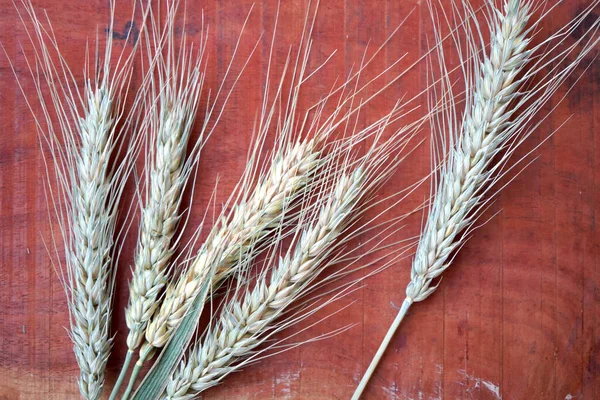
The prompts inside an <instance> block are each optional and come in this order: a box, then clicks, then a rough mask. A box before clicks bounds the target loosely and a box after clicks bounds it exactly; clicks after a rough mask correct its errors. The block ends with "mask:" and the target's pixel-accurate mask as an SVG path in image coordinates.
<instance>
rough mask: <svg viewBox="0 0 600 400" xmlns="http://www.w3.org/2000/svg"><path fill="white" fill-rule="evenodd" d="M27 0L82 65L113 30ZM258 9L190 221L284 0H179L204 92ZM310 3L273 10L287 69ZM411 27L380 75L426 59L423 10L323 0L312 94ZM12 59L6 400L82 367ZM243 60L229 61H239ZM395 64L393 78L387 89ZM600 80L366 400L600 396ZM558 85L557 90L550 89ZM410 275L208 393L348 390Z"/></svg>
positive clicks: (10, 20) (252, 104)
mask: <svg viewBox="0 0 600 400" xmlns="http://www.w3.org/2000/svg"><path fill="white" fill-rule="evenodd" d="M33 3H34V5H35V6H36V7H38V8H39V9H40V10H41V9H42V8H47V10H48V15H49V18H50V19H51V21H52V23H53V26H54V29H55V31H56V35H57V37H58V38H59V41H60V45H61V50H62V52H63V55H64V56H65V57H66V59H67V61H68V62H69V63H70V65H72V66H73V69H74V71H75V72H76V73H79V72H80V66H81V65H82V64H81V63H82V62H83V51H84V48H85V47H84V46H85V43H86V40H89V39H93V38H94V37H95V35H96V32H97V31H98V32H102V31H103V29H104V28H105V26H106V25H107V23H108V1H106V0H102V1H100V0H97V1H86V2H83V1H68V0H36V1H34V2H33ZM127 3H128V2H127ZM444 3H446V4H448V5H449V4H450V1H445V2H444ZM473 3H474V4H475V3H480V1H477V2H473ZM586 3H587V2H586V1H584V0H581V1H580V0H568V1H564V2H563V4H562V5H560V6H559V7H558V8H557V9H556V10H555V11H554V12H553V14H552V17H551V18H548V19H547V20H545V21H544V23H543V30H542V32H540V35H544V33H547V32H550V31H553V30H555V29H557V28H558V27H560V26H562V24H564V23H565V22H567V21H568V19H569V18H570V17H572V16H574V15H575V14H576V13H577V11H578V10H580V9H581V8H582V7H583V5H584V4H586ZM252 4H254V10H253V11H252V15H251V18H250V24H249V26H248V28H247V30H246V32H245V33H244V36H243V37H242V47H241V52H240V55H239V58H238V59H237V60H243V59H244V58H245V57H247V56H248V53H249V51H250V49H251V48H252V46H253V45H254V43H255V41H256V40H258V39H259V36H260V34H261V33H262V32H263V31H264V32H265V35H264V37H263V39H262V41H261V43H260V45H259V46H258V48H257V51H256V53H255V54H254V56H253V57H252V59H251V60H250V62H249V64H248V67H247V68H246V70H245V72H244V74H243V75H242V78H241V80H240V82H239V84H238V85H237V87H236V89H235V91H234V94H233V96H232V98H231V100H230V102H229V104H228V105H227V108H226V113H225V115H224V117H223V120H222V123H221V124H220V127H219V128H218V129H217V130H216V131H215V133H214V136H213V137H212V138H211V140H210V141H209V142H208V145H207V147H206V148H205V151H204V153H203V157H202V161H201V165H200V174H199V177H198V185H197V188H196V192H195V195H194V197H193V199H192V200H191V207H192V214H191V215H192V216H191V219H190V223H189V227H195V226H197V225H198V223H199V222H200V220H201V219H202V216H203V214H204V211H205V210H206V208H207V207H210V204H209V201H210V196H211V193H212V191H213V189H214V185H215V181H216V178H217V177H219V188H218V192H217V198H216V204H220V202H221V201H223V200H225V199H226V198H227V196H228V193H229V191H230V190H231V189H232V188H233V186H234V185H235V183H236V182H237V179H238V177H239V176H240V174H241V172H242V170H243V168H244V165H245V154H246V151H247V149H248V146H249V145H250V141H251V130H252V123H253V121H254V118H255V115H256V110H257V109H258V107H259V106H260V102H261V90H262V87H263V85H264V83H265V79H266V75H265V68H266V63H267V57H268V50H269V47H268V46H269V45H268V43H269V42H268V40H269V38H270V37H271V33H272V30H273V26H274V18H275V11H276V6H277V2H276V1H274V0H263V1H258V2H253V1H251V0H243V1H237V2H228V1H225V0H219V1H213V2H201V4H197V2H195V1H188V8H187V13H188V20H187V23H186V30H187V31H188V32H190V36H194V35H199V33H198V27H199V24H200V18H201V14H200V12H201V11H200V9H201V7H202V8H203V9H204V17H205V20H206V22H207V23H208V25H209V26H210V32H211V34H210V45H209V69H208V82H207V87H210V88H213V89H214V88H216V87H217V84H218V82H219V80H220V79H221V77H222V75H223V73H224V69H225V67H226V65H227V63H228V61H229V59H230V56H231V52H232V50H233V47H234V45H235V42H236V40H237V37H238V34H239V32H240V29H241V26H242V24H243V22H244V19H245V18H246V15H247V13H248V11H249V10H250V8H251V5H252ZM306 4H307V1H306V0H295V1H284V2H282V4H281V10H280V15H279V18H280V19H279V21H280V24H279V32H278V34H277V42H276V43H277V46H276V50H277V51H276V55H275V62H276V65H278V67H277V68H278V70H279V71H280V70H281V61H282V60H283V57H284V56H285V54H286V52H287V50H288V46H290V45H293V44H296V43H297V40H298V35H299V33H300V32H301V30H302V24H303V22H304V15H305V13H306ZM200 6H201V7H200ZM0 9H1V10H2V13H0V41H1V43H2V45H3V46H4V48H5V49H6V55H8V57H9V58H10V60H11V61H12V63H13V65H14V67H15V70H16V73H17V75H18V77H19V81H20V83H21V85H22V87H23V90H24V91H25V92H26V93H33V91H32V90H33V86H32V82H31V78H30V76H29V73H28V71H27V66H26V63H25V55H26V54H24V53H23V52H22V50H21V47H20V46H21V44H23V46H24V47H25V53H27V43H28V39H27V37H26V35H25V31H24V29H23V27H22V25H21V23H20V21H19V19H18V16H17V13H16V11H15V9H14V6H13V4H12V1H11V0H0ZM128 15H129V14H128V11H127V12H124V13H118V15H117V27H124V26H125V24H126V23H127V22H128V20H127V18H128V17H127V16H128ZM405 18H406V22H405V23H404V26H403V28H402V29H401V31H400V32H399V33H398V34H397V35H396V36H394V37H393V38H392V40H391V42H390V44H389V45H388V46H387V47H386V48H385V50H384V52H383V56H382V57H381V58H380V59H378V60H377V61H376V62H375V64H374V66H373V72H375V71H378V70H381V69H382V68H383V67H384V66H385V65H387V64H390V63H392V62H393V61H395V60H397V59H398V58H399V57H401V56H402V55H403V54H405V53H407V56H406V58H405V59H404V60H403V61H402V62H401V63H400V64H399V66H398V68H400V69H401V68H407V67H408V66H409V65H411V64H412V62H414V61H415V60H417V59H419V57H421V55H423V54H424V53H425V52H426V51H427V43H428V40H429V42H430V41H431V37H432V36H431V33H432V31H431V23H430V19H429V13H428V10H427V6H426V2H424V1H422V0H409V1H398V0H387V1H386V0H381V1H352V0H345V1H344V0H332V1H327V2H322V4H321V5H320V10H319V14H318V17H317V21H316V27H315V32H314V35H313V39H314V48H313V56H312V59H311V65H312V66H316V65H318V64H319V63H320V62H323V61H324V60H325V59H326V58H327V56H328V55H329V54H330V53H331V52H332V51H334V50H337V54H336V56H335V57H334V58H333V59H332V61H331V62H330V63H329V64H328V67H327V69H326V70H325V72H324V73H322V74H321V75H320V77H319V79H318V80H316V81H315V82H314V84H311V86H310V89H309V90H308V91H307V93H308V95H309V98H310V96H312V98H313V99H315V98H317V97H318V96H319V95H320V94H323V93H324V90H327V89H328V88H329V87H330V86H331V85H332V84H333V83H334V82H335V80H336V79H337V78H340V77H342V76H344V75H345V74H346V73H348V72H349V71H350V70H351V68H352V66H353V65H356V64H357V63H359V62H360V59H361V56H362V54H363V52H364V51H365V50H367V51H368V52H372V51H373V50H374V49H375V48H376V47H378V45H379V44H381V43H382V42H383V41H384V40H385V38H386V37H388V35H389V34H391V32H392V31H393V30H394V29H395V27H396V26H398V24H400V22H401V21H402V20H404V19H405ZM119 29H120V28H119ZM121 42H122V40H121ZM119 45H128V44H126V43H120V44H119ZM6 55H5V54H2V55H1V56H0V93H1V98H0V102H1V105H0V119H1V125H0V126H1V129H0V139H1V141H0V144H1V145H0V188H1V193H0V239H1V240H0V260H1V261H0V399H10V400H12V399H70V398H77V396H78V390H77V386H76V376H77V365H76V363H75V358H74V356H73V354H72V346H71V343H70V341H69V339H68V337H67V334H66V332H65V329H64V327H65V326H67V325H68V313H67V307H66V301H65V296H64V293H63V291H62V288H61V286H60V284H59V281H58V279H57V276H56V273H55V272H54V270H53V268H52V265H51V264H50V258H49V257H48V255H47V252H46V248H45V241H46V242H47V241H48V239H49V237H48V235H49V232H50V228H49V227H50V225H49V220H48V206H47V204H46V200H45V198H44V191H43V180H44V164H43V159H42V155H41V154H42V153H41V150H40V146H39V143H38V139H37V133H36V129H35V124H34V120H33V118H32V116H31V113H30V112H29V110H28V108H27V105H26V102H25V100H24V98H23V96H22V94H21V91H20V89H19V87H18V86H17V84H16V81H15V79H14V76H13V74H12V71H11V69H10V66H9V63H8V60H7V57H6ZM241 64H242V63H241V62H237V63H234V65H235V67H236V68H238V69H239V68H240V67H241ZM398 71H399V69H396V70H394V71H392V72H390V73H389V74H387V75H386V77H387V79H390V78H391V76H392V75H393V74H394V73H398ZM580 72H581V71H580ZM426 82H427V69H426V65H424V63H420V64H419V65H417V66H416V67H414V68H413V69H411V70H409V71H407V73H406V75H405V76H404V77H403V78H402V79H401V80H400V81H398V82H397V83H396V84H394V85H393V86H392V87H391V88H390V89H389V90H387V91H386V92H385V93H384V94H383V95H382V96H380V97H379V98H378V99H377V100H375V101H374V102H373V103H371V104H370V105H369V106H368V107H367V108H366V109H365V112H364V113H363V114H362V115H361V117H360V118H361V122H363V123H366V122H369V121H373V120H374V119H375V118H377V117H378V116H380V115H382V113H383V112H385V110H386V109H389V107H391V106H392V105H393V104H394V103H395V102H396V101H397V100H398V99H399V98H400V97H401V96H404V95H408V96H414V95H416V94H417V93H418V92H419V91H420V90H421V89H423V88H424V87H425V85H426ZM599 83H600V66H598V64H597V63H595V64H592V65H591V67H590V69H589V70H588V71H587V73H586V75H585V76H584V77H583V78H582V81H581V82H580V83H579V84H578V85H577V86H575V87H574V88H573V90H572V91H571V93H570V94H569V95H568V97H567V99H566V100H565V101H564V102H563V103H561V104H560V105H558V107H557V109H556V111H555V112H554V113H553V114H552V116H551V117H550V118H548V119H547V120H546V121H545V122H544V123H543V124H542V125H541V126H540V128H539V129H538V130H537V131H536V132H535V134H534V135H533V137H532V138H531V140H529V141H528V142H527V143H526V144H525V146H524V149H523V151H522V152H520V153H519V154H520V155H523V154H524V153H525V151H526V150H527V149H531V148H532V147H533V146H535V145H536V144H537V143H539V141H541V140H542V139H544V138H547V137H548V136H549V135H550V134H551V133H552V132H553V131H554V130H555V129H557V128H558V127H559V126H560V125H562V124H563V123H564V122H565V121H567V120H568V121H567V122H566V123H565V125H564V126H563V127H562V128H561V129H560V130H559V131H558V132H557V133H556V134H555V135H554V136H553V137H551V138H550V139H549V140H548V141H547V142H546V143H545V144H544V145H543V146H542V147H540V149H538V150H536V151H535V152H534V154H533V156H537V157H539V158H538V159H537V161H536V162H535V163H533V164H532V165H531V166H530V167H529V168H527V169H526V170H525V171H524V172H523V173H522V174H520V175H519V176H518V177H517V178H516V179H515V180H514V182H512V183H511V185H510V186H508V187H507V188H506V189H505V190H504V191H503V192H502V193H501V195H500V196H499V198H498V200H497V201H496V202H495V203H494V205H493V206H492V207H491V209H490V210H489V211H488V214H487V215H486V216H487V217H490V216H492V215H493V214H494V213H497V212H500V213H499V214H498V215H497V216H496V217H495V218H493V219H492V220H491V221H489V222H488V223H487V224H485V225H484V226H483V227H481V228H480V229H479V230H477V231H476V232H475V234H474V235H473V237H472V239H471V240H470V241H469V242H468V243H467V245H466V246H465V247H464V248H463V250H462V252H461V253H460V255H459V256H458V257H457V258H456V262H455V265H454V267H452V268H451V269H450V270H448V272H447V273H446V274H445V277H444V279H443V282H442V284H441V286H440V288H439V289H438V291H437V292H436V293H435V294H434V295H433V296H432V297H431V298H430V299H428V300H427V301H425V302H423V303H421V304H418V305H416V306H415V307H413V308H411V310H410V312H409V315H408V317H407V319H406V321H405V323H404V324H403V326H402V327H401V329H400V331H399V332H398V333H397V334H396V335H395V337H394V339H393V341H392V344H391V348H390V349H389V350H388V352H387V353H386V355H385V357H384V359H383V361H382V363H381V364H380V366H379V368H378V370H377V372H376V374H375V376H374V377H373V379H372V381H371V384H370V386H369V388H368V391H367V393H366V395H365V398H368V399H405V398H406V399H455V398H458V399H499V398H503V399H560V400H562V399H586V400H587V399H590V400H592V399H598V398H600V258H599V257H600V232H599V228H598V227H599V226H600V190H598V191H597V190H596V185H597V184H598V185H599V186H598V187H599V188H600V130H599V131H598V132H597V133H596V128H597V127H598V126H600V111H599V110H600V108H599V109H597V108H596V106H597V105H598V104H599V103H600V91H599V90H598V85H599ZM564 93H565V90H561V92H560V93H559V95H561V94H564ZM558 97H559V96H557V99H558ZM424 100H425V99H423V101H422V105H423V106H426V103H425V101H424ZM306 101H308V100H306ZM556 101H557V100H556ZM556 101H555V102H554V103H552V104H550V105H549V107H550V106H553V105H556V104H557V103H556ZM33 107H34V111H35V110H36V109H37V108H36V106H35V105H34V106H33ZM426 134H427V133H426V132H425V133H424V135H426ZM518 156H519V155H517V157H518ZM428 172H429V152H428V149H427V147H426V145H425V146H422V147H420V148H419V149H417V150H416V151H415V152H414V154H413V155H411V157H410V159H409V162H407V163H405V164H404V165H403V166H402V167H401V171H400V173H399V174H398V175H397V176H396V177H394V179H393V181H392V182H391V183H390V185H388V187H386V188H385V192H386V193H393V192H394V191H395V190H398V189H400V188H402V187H404V186H405V185H407V184H408V183H410V182H413V181H414V180H416V179H418V178H420V177H422V176H424V175H425V174H427V173H428ZM426 193H427V188H426V187H424V188H423V189H422V190H421V191H420V192H418V193H417V194H416V195H415V196H413V198H411V199H409V200H407V202H405V203H404V204H403V205H402V206H401V210H400V209H399V210H398V212H402V211H407V210H409V209H411V208H412V207H414V206H415V205H417V204H418V203H419V202H420V201H421V200H422V199H423V197H424V196H425V195H426ZM485 218H486V217H484V219H485ZM419 226H420V216H418V217H416V218H415V219H412V220H410V221H409V223H408V226H407V227H406V229H404V230H403V231H402V232H401V233H400V234H399V238H402V237H404V238H406V237H409V236H411V235H416V234H418V232H419ZM190 230H191V229H190ZM188 237H189V236H188ZM135 239H136V238H135V234H131V235H129V237H127V239H126V246H125V251H124V255H123V257H122V259H121V260H119V268H120V270H119V275H118V276H119V278H118V282H117V289H116V294H117V295H116V303H115V314H114V326H115V327H116V330H117V331H118V332H120V333H119V334H117V336H116V339H115V340H116V346H115V350H114V352H113V357H112V359H111V361H110V365H109V369H110V371H109V377H108V381H109V382H108V383H109V384H112V382H113V381H114V378H115V374H116V373H117V371H118V368H119V365H120V363H121V361H122V358H123V356H124V353H125V345H124V340H125V334H124V333H123V332H124V331H125V323H124V314H123V308H124V307H125V305H126V303H127V295H128V294H127V280H128V279H129V268H128V267H129V265H130V264H131V259H132V254H133V249H134V246H135ZM409 271H410V260H406V261H403V262H401V263H399V264H398V265H396V266H394V267H393V268H390V269H388V270H386V271H384V272H382V273H380V274H378V275H377V276H375V277H372V278H370V279H368V280H367V281H366V286H365V287H364V288H362V289H360V290H358V291H356V292H354V293H352V294H351V295H349V296H348V297H346V298H344V299H343V300H342V301H340V302H339V303H337V304H336V306H335V307H333V308H330V309H328V311H333V310H334V309H336V308H338V307H339V306H344V305H348V306H349V307H347V308H345V309H344V310H343V311H342V312H340V313H339V314H336V315H335V316H333V317H331V318H329V319H327V320H326V321H325V322H323V323H321V324H319V325H318V326H316V327H315V328H314V329H311V330H309V331H308V332H305V333H302V334H301V335H300V338H304V339H308V338H310V337H314V336H316V335H318V334H322V333H326V332H329V331H332V330H334V329H336V328H339V327H341V326H344V325H347V324H353V323H356V324H357V325H356V326H355V327H354V328H353V329H351V330H349V331H348V332H346V333H344V334H343V335H339V336H337V337H335V338H333V339H328V340H323V341H318V342H315V343H310V344H308V345H306V346H302V347H299V348H296V349H293V350H290V351H288V352H285V353H282V354H279V355H276V356H274V357H272V358H269V359H267V360H264V361H262V362H261V363H259V364H257V365H254V366H251V367H248V368H246V369H245V370H244V371H243V372H242V373H237V374H234V375H232V376H230V377H228V378H227V380H226V381H225V382H224V384H223V385H221V386H219V387H218V388H215V389H213V390H211V391H210V392H209V393H208V394H207V397H208V398H214V399H269V398H277V399H344V398H349V397H350V395H351V393H352V392H353V390H354V388H355V386H356V384H357V383H358V380H359V379H360V376H361V374H362V373H363V371H364V369H365V368H366V366H367V363H368V362H369V361H370V359H371V357H372V355H373V354H374V352H375V350H376V348H377V346H378V344H379V342H380V340H381V338H382V337H383V335H384V333H385V332H386V330H387V328H388V326H389V324H390V323H391V321H392V320H393V318H394V316H395V313H396V309H395V307H394V303H395V304H399V303H401V301H402V299H403V292H404V287H405V285H406V283H407V282H408V278H409ZM321 317H323V315H321ZM301 328H302V326H298V327H294V328H292V331H293V332H294V331H295V332H299V331H300V330H301Z"/></svg>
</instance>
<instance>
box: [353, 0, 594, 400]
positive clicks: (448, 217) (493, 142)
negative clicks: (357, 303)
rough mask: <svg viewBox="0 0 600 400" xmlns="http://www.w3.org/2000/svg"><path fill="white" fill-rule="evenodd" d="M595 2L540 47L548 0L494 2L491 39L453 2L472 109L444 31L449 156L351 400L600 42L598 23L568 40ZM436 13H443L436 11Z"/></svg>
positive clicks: (444, 135) (443, 136)
mask: <svg viewBox="0 0 600 400" xmlns="http://www.w3.org/2000/svg"><path fill="white" fill-rule="evenodd" d="M598 4H600V2H598V1H593V2H592V3H591V4H590V5H589V6H588V7H587V8H586V9H585V10H584V11H583V12H582V13H581V14H579V15H578V16H577V17H576V18H575V19H574V20H572V21H571V22H570V23H569V24H567V25H566V26H565V27H564V28H563V29H560V30H559V31H558V32H556V33H555V34H553V35H552V36H551V37H549V38H548V39H545V40H542V42H541V43H540V44H539V45H536V46H530V43H531V40H532V37H533V34H534V31H535V30H536V27H537V26H538V25H539V24H540V21H542V20H543V18H545V17H546V15H547V14H548V13H549V12H551V10H547V11H545V13H544V15H542V17H541V18H539V19H536V20H534V14H535V12H536V11H539V9H541V8H542V7H543V6H544V5H543V2H538V1H535V0H506V1H504V2H503V6H502V7H499V6H496V5H495V3H494V2H493V1H491V0H490V1H489V2H488V3H487V10H488V11H489V13H488V15H487V18H486V20H485V21H486V23H487V26H488V27H489V30H490V42H489V44H488V45H486V44H484V43H482V41H481V37H482V34H481V30H482V27H481V26H480V23H479V22H478V20H477V19H476V14H477V13H476V12H475V11H474V10H472V9H471V8H470V6H469V4H468V3H466V2H465V3H464V11H461V10H459V9H458V7H457V6H455V9H454V11H455V15H457V16H460V15H465V16H466V17H464V19H462V21H461V24H460V26H461V30H462V31H463V32H464V34H465V35H466V40H465V42H466V49H464V50H463V48H461V44H460V43H461V42H460V40H458V38H456V41H455V43H456V47H457V48H458V49H459V51H462V52H461V54H460V56H461V60H462V65H461V68H462V69H463V71H462V72H463V76H464V77H465V80H466V82H465V84H466V87H467V89H466V91H465V93H464V96H465V100H466V104H465V112H464V114H463V115H462V116H461V115H459V112H458V111H457V109H456V107H455V104H456V96H454V95H453V94H452V84H451V83H450V77H449V76H450V74H449V68H447V67H446V66H445V65H444V54H443V47H442V44H441V43H440V38H439V36H438V45H437V48H438V49H439V59H440V65H441V69H442V71H441V72H442V79H441V84H442V91H441V92H442V96H441V102H442V104H443V105H442V107H441V110H442V114H441V116H440V117H439V118H437V119H434V120H433V121H434V124H433V125H432V128H433V132H434V135H435V136H436V137H435V138H434V140H433V141H432V142H433V143H434V145H436V148H434V150H433V152H432V153H433V154H436V155H440V158H441V163H442V165H441V168H440V171H439V175H438V177H437V180H436V182H437V187H436V188H434V189H435V191H434V193H435V194H434V198H433V201H432V202H431V204H430V207H429V215H428V217H427V222H426V224H425V227H424V229H423V232H422V234H421V238H420V241H419V245H418V247H417V252H416V254H415V257H414V260H413V263H412V269H411V281H410V283H409V284H408V286H407V288H406V299H405V300H404V302H403V304H402V307H401V309H400V312H399V313H398V316H397V317H396V319H395V320H394V322H393V324H392V326H391V327H390V329H389V331H388V333H387V334H386V336H385V338H384V339H383V342H382V344H381V346H380V348H379V349H378V351H377V353H376V354H375V357H374V359H373V361H372V362H371V364H370V365H369V367H368V369H367V371H366V372H365V375H364V376H363V379H362V380H361V382H360V384H359V386H358V388H357V389H356V392H355V393H354V396H353V399H355V400H358V398H359V397H360V396H361V394H362V392H363V391H364V389H365V387H366V384H367V382H368V380H369V378H370V376H371V375H372V374H373V372H374V370H375V367H376V365H377V363H378V361H379V360H380V358H381V357H382V355H383V353H384V351H385V349H386V347H387V345H388V344H389V342H390V340H391V338H392V336H393V334H394V332H395V330H396V329H397V328H398V326H399V325H400V323H401V321H402V319H403V318H404V316H405V314H406V312H407V310H408V309H409V307H410V306H411V305H412V304H413V303H415V302H419V301H423V300H425V299H426V298H427V297H428V296H430V295H431V294H432V293H433V292H434V291H435V290H436V288H437V285H434V284H433V282H434V280H435V279H436V278H438V277H439V276H440V275H441V274H442V273H443V272H444V271H445V270H446V269H447V268H448V267H449V266H450V265H451V264H452V261H453V259H454V257H455V256H456V253H457V252H458V250H460V248H461V247H462V246H463V245H464V243H465V241H466V240H467V238H468V237H469V234H470V233H471V232H472V231H473V230H474V229H475V228H476V226H475V222H476V221H477V219H478V217H479V216H480V215H481V214H482V212H483V211H484V210H485V209H486V207H487V205H488V203H489V201H490V198H492V197H493V195H494V194H496V193H497V192H498V191H499V189H498V188H496V183H497V182H498V180H499V179H500V178H501V177H502V176H504V175H506V174H507V173H509V172H510V171H511V170H512V167H507V162H508V159H509V158H510V156H511V155H512V154H513V153H514V151H515V149H516V148H517V146H519V145H520V144H521V143H522V142H523V140H525V139H526V138H527V137H528V136H529V135H530V134H531V132H533V130H534V129H535V128H536V127H537V126H538V125H539V123H540V122H537V121H535V118H536V116H537V114H538V111H539V110H540V109H541V108H542V107H543V106H544V105H545V104H547V101H548V100H549V99H550V98H551V96H552V95H553V94H554V93H555V92H556V90H557V89H558V88H559V87H560V85H561V84H562V83H563V82H564V81H565V79H566V78H567V77H569V75H570V74H571V73H572V72H573V70H574V69H575V67H576V66H577V65H579V63H580V62H582V61H583V60H584V59H585V57H586V55H588V54H589V53H590V52H591V51H592V50H594V49H595V47H596V45H597V43H598V40H599V39H598V38H596V37H595V36H596V33H597V31H598V28H599V27H600V20H596V21H594V22H593V23H592V26H591V27H590V28H589V29H588V30H587V31H586V32H585V33H584V34H583V35H582V36H581V37H580V38H579V39H578V40H577V41H576V43H574V44H572V45H568V46H567V45H566V44H565V38H566V37H567V36H569V33H571V32H573V31H574V30H575V29H576V28H577V27H579V26H580V25H581V23H582V22H583V21H584V19H585V18H587V17H588V16H589V15H591V13H592V11H593V10H594V9H595V8H596V7H597V6H598ZM432 15H437V14H436V13H435V12H434V11H433V10H432ZM455 32H457V31H455ZM463 46H464V45H463ZM573 54H574V55H575V57H574V60H573V61H569V60H568V56H570V55H573ZM548 70H549V71H548ZM540 118H542V120H543V117H540ZM438 146H439V147H438ZM519 161H521V160H519ZM519 161H517V163H519ZM500 189H501V188H500Z"/></svg>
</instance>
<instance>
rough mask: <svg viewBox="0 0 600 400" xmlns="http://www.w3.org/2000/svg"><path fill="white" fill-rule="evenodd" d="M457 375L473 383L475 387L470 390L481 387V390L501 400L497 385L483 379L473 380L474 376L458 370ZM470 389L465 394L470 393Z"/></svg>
mask: <svg viewBox="0 0 600 400" xmlns="http://www.w3.org/2000/svg"><path fill="white" fill-rule="evenodd" d="M458 373H459V374H462V375H464V376H466V377H467V378H469V379H471V380H473V381H475V386H473V388H472V389H478V388H480V387H483V388H485V389H487V390H488V391H489V392H490V393H492V394H493V395H494V396H495V398H496V399H497V400H502V395H501V394H500V387H499V386H498V385H495V384H493V383H492V382H489V381H484V380H483V379H480V378H475V377H474V376H471V375H469V374H467V372H466V371H464V370H458ZM472 389H467V392H469V391H471V390H472Z"/></svg>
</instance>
